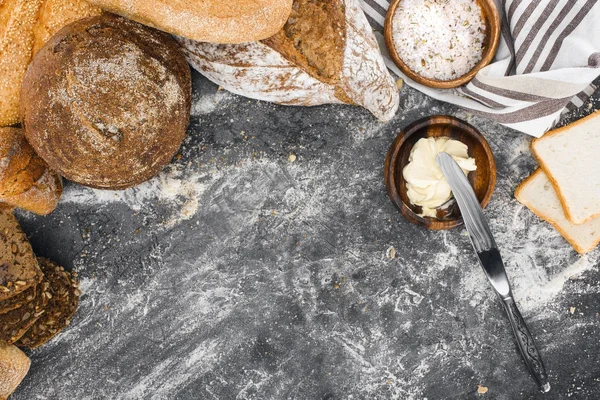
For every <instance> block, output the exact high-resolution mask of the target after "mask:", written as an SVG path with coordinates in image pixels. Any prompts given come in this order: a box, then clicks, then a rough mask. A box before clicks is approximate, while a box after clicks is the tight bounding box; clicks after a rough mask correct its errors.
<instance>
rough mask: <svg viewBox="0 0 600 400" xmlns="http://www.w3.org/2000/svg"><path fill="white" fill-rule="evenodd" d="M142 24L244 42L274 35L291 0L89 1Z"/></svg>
mask: <svg viewBox="0 0 600 400" xmlns="http://www.w3.org/2000/svg"><path fill="white" fill-rule="evenodd" d="M89 1H90V2H91V3H92V4H96V5H98V6H100V7H102V8H103V9H105V10H108V11H111V12H113V13H115V14H119V15H123V16H124V17H128V18H131V19H133V20H135V21H138V22H140V23H142V24H144V25H148V26H153V27H155V28H157V29H160V30H162V31H165V32H169V33H173V34H176V35H179V36H183V37H187V38H190V39H193V40H199V41H202V42H213V43H243V42H251V41H254V40H260V39H265V38H267V37H269V36H271V35H273V34H275V32H277V31H278V30H279V29H280V28H281V27H282V26H283V24H284V23H285V21H286V20H287V18H288V16H289V15H290V9H291V5H292V0H227V1H223V0H203V1H197V0H195V1H183V0H158V1H157V0H89Z"/></svg>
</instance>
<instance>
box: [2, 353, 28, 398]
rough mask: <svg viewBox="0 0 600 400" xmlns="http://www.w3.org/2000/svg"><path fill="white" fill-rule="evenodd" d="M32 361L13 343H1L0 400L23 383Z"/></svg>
mask: <svg viewBox="0 0 600 400" xmlns="http://www.w3.org/2000/svg"><path fill="white" fill-rule="evenodd" d="M30 366H31V361H30V360H29V358H27V356H26V355H25V353H23V352H22V351H21V350H19V349H18V348H17V347H15V346H12V345H3V344H0V400H6V399H7V398H8V396H10V395H11V394H12V393H13V392H14V391H15V389H16V388H17V386H19V384H20V383H21V381H22V380H23V378H25V375H27V372H29V367H30Z"/></svg>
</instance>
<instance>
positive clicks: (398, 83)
mask: <svg viewBox="0 0 600 400" xmlns="http://www.w3.org/2000/svg"><path fill="white" fill-rule="evenodd" d="M402 86H404V80H402V78H400V79H398V80H397V81H396V87H397V88H398V89H402Z"/></svg>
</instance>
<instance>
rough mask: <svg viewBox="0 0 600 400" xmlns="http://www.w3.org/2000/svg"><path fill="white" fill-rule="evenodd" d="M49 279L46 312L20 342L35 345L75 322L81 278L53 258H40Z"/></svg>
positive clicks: (24, 344) (19, 343) (29, 345)
mask: <svg viewBox="0 0 600 400" xmlns="http://www.w3.org/2000/svg"><path fill="white" fill-rule="evenodd" d="M38 262H39V264H40V266H41V268H42V271H43V272H44V278H45V279H47V281H48V283H49V289H48V291H49V292H50V294H51V297H50V299H49V300H48V304H47V305H46V307H45V309H44V314H43V315H42V316H41V317H40V319H38V320H37V321H36V322H35V323H34V324H33V325H32V326H31V328H29V330H28V331H27V332H26V333H25V334H24V335H23V336H22V337H21V338H20V339H19V341H18V342H17V345H18V346H24V347H28V348H30V349H35V348H36V347H39V346H41V345H43V344H44V343H46V342H48V341H49V340H50V339H52V338H53V337H54V336H56V335H58V334H59V333H60V332H61V331H62V330H63V329H64V328H65V327H67V326H68V325H69V324H70V323H71V318H72V317H73V314H75V311H76V310H77V306H78V304H79V295H80V294H81V292H80V290H79V282H77V281H76V280H75V277H74V276H73V275H72V274H71V273H69V272H67V271H65V270H64V268H63V267H61V266H59V265H58V264H56V263H55V262H53V261H50V260H48V259H45V258H41V257H39V258H38Z"/></svg>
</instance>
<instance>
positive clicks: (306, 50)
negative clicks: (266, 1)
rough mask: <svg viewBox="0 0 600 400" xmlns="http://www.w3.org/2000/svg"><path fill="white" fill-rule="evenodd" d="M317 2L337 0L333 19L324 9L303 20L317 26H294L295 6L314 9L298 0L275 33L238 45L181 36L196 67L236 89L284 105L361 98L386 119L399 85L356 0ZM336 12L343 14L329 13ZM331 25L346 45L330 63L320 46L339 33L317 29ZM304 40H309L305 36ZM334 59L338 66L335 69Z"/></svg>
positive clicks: (394, 107)
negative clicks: (258, 40)
mask: <svg viewBox="0 0 600 400" xmlns="http://www.w3.org/2000/svg"><path fill="white" fill-rule="evenodd" d="M320 2H321V3H335V5H336V7H334V8H333V10H332V11H327V13H329V14H330V16H331V17H330V19H329V20H328V19H327V18H321V16H320V15H315V17H314V18H312V20H311V19H310V18H307V20H306V21H304V22H305V23H306V24H311V23H313V24H316V25H314V29H313V30H311V29H308V28H302V27H301V28H299V29H296V27H294V26H293V25H295V24H297V23H298V19H299V18H297V16H296V15H295V12H296V11H297V10H296V8H297V9H298V10H304V11H301V13H307V12H311V11H310V8H309V7H303V4H302V3H305V0H296V2H295V3H294V6H293V7H294V13H293V14H292V17H291V18H290V24H286V26H285V27H284V28H283V30H282V31H280V32H279V33H278V34H277V35H276V37H273V38H269V39H267V40H264V41H260V42H253V43H244V44H237V45H235V44H234V45H223V44H221V45H218V44H213V43H202V42H195V41H191V40H188V39H184V38H178V40H179V41H180V43H181V44H182V45H183V48H184V51H185V53H186V56H187V58H188V61H189V62H190V64H191V65H192V66H193V67H194V68H195V69H196V70H198V71H199V72H200V73H202V74H203V75H205V76H206V77H207V78H208V79H210V80H212V81H213V82H215V83H217V84H218V85H220V86H222V87H223V88H225V89H227V90H229V91H231V92H233V93H236V94H239V95H242V96H246V97H250V98H254V99H258V100H264V101H272V102H275V103H279V104H286V105H300V106H314V105H320V104H327V103H346V104H357V105H360V106H362V107H365V108H366V109H368V110H369V111H371V113H373V115H375V116H376V117H377V118H379V119H380V120H382V121H389V120H390V119H392V118H393V117H394V115H395V114H396V111H397V110H398V106H399V94H398V88H397V87H396V84H395V82H394V80H393V79H392V77H391V75H390V74H389V71H388V70H387V68H386V66H385V64H384V61H383V58H382V56H381V53H380V51H379V47H378V44H377V41H376V39H375V36H374V35H373V33H372V29H371V27H370V26H369V23H368V21H367V19H366V17H365V15H364V13H363V12H362V10H361V9H360V6H359V5H358V2H357V1H356V0H331V1H329V2H325V1H324V0H320ZM315 3H319V1H316V2H315ZM340 11H341V12H340ZM300 17H306V16H305V15H300ZM333 18H343V19H344V20H343V21H332V20H331V19H333ZM290 25H291V26H290ZM340 29H343V31H340ZM328 30H331V31H333V32H334V33H336V34H338V35H339V36H341V38H339V39H341V40H339V46H341V47H342V48H340V49H335V48H334V49H331V50H330V51H328V58H329V59H331V62H330V63H328V62H323V61H327V60H324V59H321V58H325V56H324V55H323V53H322V52H321V51H320V48H321V45H322V44H323V43H325V42H326V43H327V46H325V47H327V48H329V47H332V44H333V43H336V41H332V40H331V39H330V37H331V35H326V34H323V35H322V36H323V37H321V38H320V37H319V34H317V32H315V31H322V32H324V33H326V32H327V31H328ZM342 34H343V35H342ZM304 40H308V41H310V45H306V44H303V41H304ZM320 41H323V43H320ZM325 47H324V48H325ZM338 54H339V57H340V58H341V60H339V62H338ZM315 58H316V59H315ZM323 65H325V67H323ZM333 65H336V66H337V67H336V68H334V71H331V68H330V67H331V66H333ZM319 70H321V71H319ZM323 72H325V73H323Z"/></svg>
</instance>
